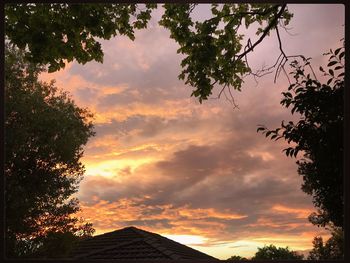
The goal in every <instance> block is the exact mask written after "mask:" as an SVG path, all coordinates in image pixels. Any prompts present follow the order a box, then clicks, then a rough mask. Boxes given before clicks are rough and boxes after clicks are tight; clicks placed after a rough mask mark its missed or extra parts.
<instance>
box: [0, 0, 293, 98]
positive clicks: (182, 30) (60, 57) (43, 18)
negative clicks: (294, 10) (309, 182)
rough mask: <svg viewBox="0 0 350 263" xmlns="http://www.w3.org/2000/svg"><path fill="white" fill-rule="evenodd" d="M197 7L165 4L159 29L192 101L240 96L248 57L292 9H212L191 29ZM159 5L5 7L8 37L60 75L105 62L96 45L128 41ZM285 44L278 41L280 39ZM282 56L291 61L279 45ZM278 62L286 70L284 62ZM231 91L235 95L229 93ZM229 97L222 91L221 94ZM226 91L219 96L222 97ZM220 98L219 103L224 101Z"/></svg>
mask: <svg viewBox="0 0 350 263" xmlns="http://www.w3.org/2000/svg"><path fill="white" fill-rule="evenodd" d="M196 5H197V4H164V5H163V7H164V9H165V13H164V15H163V16H162V18H161V21H160V22H159V23H160V24H161V25H162V26H164V27H165V28H167V29H169V30H170V33H171V38H173V39H174V40H175V41H176V42H177V43H178V44H179V45H180V48H179V49H178V53H182V54H184V55H185V58H184V59H183V60H182V62H181V66H182V68H183V70H182V72H181V74H180V75H179V78H180V79H184V80H185V83H186V84H190V85H191V86H192V87H193V88H194V90H193V93H192V95H193V96H196V97H198V99H199V101H200V102H202V100H205V99H207V98H208V97H209V96H210V95H211V94H212V89H213V87H214V85H215V84H216V83H217V84H219V85H222V86H223V88H226V87H233V88H234V89H237V90H240V88H241V84H242V82H243V77H244V76H245V75H246V74H250V73H251V69H250V67H249V65H248V60H247V56H248V55H249V54H250V53H251V52H253V50H254V48H256V47H257V45H259V44H260V43H261V42H262V41H263V39H264V38H265V37H266V36H268V35H269V34H270V33H271V32H272V31H273V30H276V33H277V36H278V39H279V33H278V28H279V27H284V26H285V25H287V24H288V23H289V20H290V19H291V17H292V14H291V13H290V12H288V8H287V5H286V4H283V5H281V4H220V5H218V4H212V5H211V12H212V17H211V18H210V19H207V20H205V21H203V22H200V21H192V17H191V13H192V11H193V10H194V9H195V7H196ZM156 7H157V5H156V4H146V5H137V4H17V3H16V4H6V5H5V35H6V37H7V38H8V40H9V41H10V42H11V43H13V44H15V45H16V46H18V47H19V48H21V49H25V50H26V58H27V59H28V60H29V61H31V62H34V63H43V64H47V65H49V68H48V70H49V72H52V71H56V70H59V69H61V68H63V67H64V66H65V63H66V62H65V60H67V61H68V62H70V61H72V60H74V59H76V60H77V62H78V63H83V64H84V63H86V62H88V61H91V60H95V61H98V62H102V61H103V51H102V49H101V44H100V43H99V42H98V40H96V39H97V38H100V39H110V38H111V37H113V36H116V35H117V34H119V35H126V36H128V37H129V38H130V39H132V40H133V39H134V29H141V28H145V27H147V23H148V21H149V20H150V18H151V11H152V9H154V8H156ZM251 26H257V28H258V29H257V32H256V34H257V39H256V40H251V39H249V40H248V42H247V43H243V34H242V32H241V31H240V29H241V28H242V27H246V28H248V27H251ZM279 40H280V39H279ZM280 50H281V55H283V59H286V55H285V54H284V52H283V50H282V47H281V43H280ZM283 59H282V61H280V64H279V65H281V64H282V62H283V61H284V60H283ZM229 90H230V89H229ZM222 91H223V90H222ZM222 91H221V92H222ZM221 92H220V93H219V96H220V94H221Z"/></svg>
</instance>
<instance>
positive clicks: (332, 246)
mask: <svg viewBox="0 0 350 263" xmlns="http://www.w3.org/2000/svg"><path fill="white" fill-rule="evenodd" d="M331 234H332V236H331V237H330V238H329V239H328V240H327V242H326V243H325V244H324V243H323V239H322V237H319V236H317V237H315V238H314V240H313V242H312V243H313V245H314V247H313V249H312V250H311V251H310V253H309V256H308V259H309V260H325V259H329V260H332V259H343V257H344V247H343V243H344V233H343V231H342V229H341V228H334V229H333V230H332V232H331Z"/></svg>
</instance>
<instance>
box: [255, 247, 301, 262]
mask: <svg viewBox="0 0 350 263" xmlns="http://www.w3.org/2000/svg"><path fill="white" fill-rule="evenodd" d="M303 257H304V256H303V255H300V254H298V253H297V252H295V251H291V250H289V249H288V247H286V248H282V247H276V246H274V245H269V246H264V247H262V248H260V247H259V248H258V252H256V253H255V256H254V257H252V260H284V259H291V260H293V259H294V260H298V259H303Z"/></svg>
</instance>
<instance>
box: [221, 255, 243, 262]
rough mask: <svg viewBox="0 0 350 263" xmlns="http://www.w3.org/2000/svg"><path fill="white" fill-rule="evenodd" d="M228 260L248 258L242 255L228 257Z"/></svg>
mask: <svg viewBox="0 0 350 263" xmlns="http://www.w3.org/2000/svg"><path fill="white" fill-rule="evenodd" d="M226 260H227V261H239V260H248V259H247V258H245V257H241V256H236V255H235V256H231V257H229V258H228V259H226Z"/></svg>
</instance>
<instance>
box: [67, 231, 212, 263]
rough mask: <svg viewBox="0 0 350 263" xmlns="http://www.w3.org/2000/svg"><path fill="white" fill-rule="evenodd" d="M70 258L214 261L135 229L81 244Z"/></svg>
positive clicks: (102, 236)
mask: <svg viewBox="0 0 350 263" xmlns="http://www.w3.org/2000/svg"><path fill="white" fill-rule="evenodd" d="M71 257H72V258H74V259H124V260H126V259H133V260H135V259H152V260H153V259H167V260H169V259H175V260H182V259H196V260H217V259H216V258H214V257H212V256H209V255H207V254H204V253H202V252H200V251H198V250H195V249H193V248H190V247H187V246H185V245H182V244H180V243H178V242H175V241H173V240H170V239H168V238H166V237H163V236H161V235H158V234H155V233H151V232H148V231H144V230H141V229H138V228H136V227H126V228H123V229H120V230H116V231H113V232H109V233H105V234H102V235H98V236H94V237H91V238H89V239H86V240H84V241H81V242H80V243H79V245H78V246H77V247H76V248H75V249H74V251H73V252H72V254H71Z"/></svg>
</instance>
